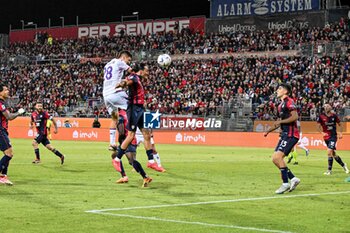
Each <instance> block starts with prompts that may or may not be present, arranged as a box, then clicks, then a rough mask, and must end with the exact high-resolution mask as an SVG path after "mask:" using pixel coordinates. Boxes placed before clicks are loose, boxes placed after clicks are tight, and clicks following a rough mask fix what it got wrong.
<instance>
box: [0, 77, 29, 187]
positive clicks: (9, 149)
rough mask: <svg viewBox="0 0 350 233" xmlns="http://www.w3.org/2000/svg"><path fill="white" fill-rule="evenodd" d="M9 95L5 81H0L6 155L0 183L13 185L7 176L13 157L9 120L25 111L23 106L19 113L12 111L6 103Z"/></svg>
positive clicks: (1, 141) (0, 129) (0, 131)
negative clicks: (9, 135)
mask: <svg viewBox="0 0 350 233" xmlns="http://www.w3.org/2000/svg"><path fill="white" fill-rule="evenodd" d="M8 97H9V89H8V88H7V86H6V85H5V84H4V83H0V121H1V123H0V149H1V151H2V152H4V156H3V157H2V158H1V160H0V184H7V185H12V184H13V183H12V182H11V181H10V180H9V179H8V177H7V171H8V167H9V165H10V160H11V159H12V157H13V152H12V145H11V142H10V139H9V137H8V134H9V133H8V121H11V120H14V119H16V117H18V116H19V115H21V114H23V113H24V112H25V111H24V109H23V108H21V109H19V110H18V112H17V113H10V112H9V110H8V109H7V107H6V103H5V100H6V99H7V98H8Z"/></svg>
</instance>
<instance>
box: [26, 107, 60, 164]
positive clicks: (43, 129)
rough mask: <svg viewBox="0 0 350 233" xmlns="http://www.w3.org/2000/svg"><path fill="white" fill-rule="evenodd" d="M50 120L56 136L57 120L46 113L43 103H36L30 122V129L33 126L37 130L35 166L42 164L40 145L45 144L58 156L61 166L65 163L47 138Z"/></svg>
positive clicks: (34, 144)
mask: <svg viewBox="0 0 350 233" xmlns="http://www.w3.org/2000/svg"><path fill="white" fill-rule="evenodd" d="M49 119H50V120H52V123H53V125H54V127H55V129H54V133H55V134H56V133H57V132H58V130H57V124H56V121H55V119H54V118H53V117H52V116H50V114H49V113H48V112H47V111H44V109H43V104H42V103H40V102H38V103H36V105H35V111H34V112H33V113H32V115H31V120H30V128H33V126H35V127H36V130H37V135H36V137H35V139H34V140H33V143H32V145H33V148H34V152H35V157H36V158H35V160H34V161H33V163H34V164H37V163H40V152H39V144H40V143H41V144H43V145H44V146H45V147H46V148H47V149H48V150H50V151H52V152H53V153H54V154H55V155H57V156H58V157H59V158H60V160H61V164H63V163H64V155H63V154H62V153H61V152H59V151H58V150H56V149H55V148H54V147H52V145H51V143H50V140H49V139H48V138H47V133H48V131H47V121H48V120H49Z"/></svg>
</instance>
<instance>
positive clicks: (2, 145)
mask: <svg viewBox="0 0 350 233" xmlns="http://www.w3.org/2000/svg"><path fill="white" fill-rule="evenodd" d="M11 147H12V145H11V142H10V139H9V136H8V133H7V132H6V131H5V130H0V149H1V151H5V150H7V149H9V148H11Z"/></svg>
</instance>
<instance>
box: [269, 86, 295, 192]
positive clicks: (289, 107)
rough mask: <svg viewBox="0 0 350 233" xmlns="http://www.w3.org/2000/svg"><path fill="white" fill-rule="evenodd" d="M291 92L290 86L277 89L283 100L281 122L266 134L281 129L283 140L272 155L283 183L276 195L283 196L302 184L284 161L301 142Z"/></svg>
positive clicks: (280, 112)
mask: <svg viewBox="0 0 350 233" xmlns="http://www.w3.org/2000/svg"><path fill="white" fill-rule="evenodd" d="M291 91H292V87H291V86H290V85H288V84H281V85H280V86H279V88H278V89H277V98H279V99H281V103H280V105H279V106H278V117H279V119H280V120H278V121H276V122H275V124H274V127H273V128H272V129H270V130H269V131H268V132H265V134H264V136H265V137H266V136H267V135H268V134H269V133H270V132H272V131H274V130H275V129H277V128H279V127H280V128H281V138H280V140H279V142H278V144H277V146H276V149H275V152H274V154H273V155H272V162H273V163H274V164H275V165H276V167H278V168H279V169H280V171H281V177H282V182H283V183H282V185H281V187H280V188H279V189H277V190H276V191H275V193H276V194H282V193H284V192H286V191H289V192H291V191H293V190H294V189H295V188H296V186H297V185H298V184H299V183H300V179H299V178H297V177H295V176H294V174H293V173H292V172H291V170H290V169H289V168H288V167H287V165H286V162H285V161H284V157H285V156H287V155H288V154H289V153H290V152H291V150H292V149H293V147H294V146H295V145H296V144H297V143H298V140H299V131H298V127H297V120H298V113H297V111H296V107H295V104H294V101H293V99H292V98H290V97H289V95H290V93H291ZM288 179H289V180H290V184H289V182H288Z"/></svg>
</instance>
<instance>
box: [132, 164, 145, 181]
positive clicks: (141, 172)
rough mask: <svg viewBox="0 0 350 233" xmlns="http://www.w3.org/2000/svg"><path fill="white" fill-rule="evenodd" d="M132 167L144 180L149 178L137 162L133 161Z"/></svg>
mask: <svg viewBox="0 0 350 233" xmlns="http://www.w3.org/2000/svg"><path fill="white" fill-rule="evenodd" d="M132 166H133V167H134V168H135V170H136V171H137V173H139V174H140V175H141V176H142V177H143V178H147V175H146V172H145V171H144V170H143V168H142V166H141V164H140V163H139V162H138V161H137V160H134V161H133V163H132Z"/></svg>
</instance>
